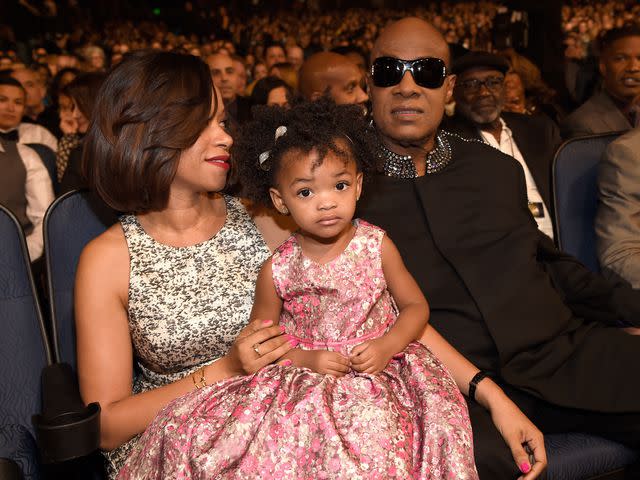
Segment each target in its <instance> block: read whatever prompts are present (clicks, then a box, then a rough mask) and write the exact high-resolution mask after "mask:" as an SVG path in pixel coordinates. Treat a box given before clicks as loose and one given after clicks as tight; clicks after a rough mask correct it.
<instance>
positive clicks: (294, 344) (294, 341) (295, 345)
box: [289, 338, 298, 347]
mask: <svg viewBox="0 0 640 480" xmlns="http://www.w3.org/2000/svg"><path fill="white" fill-rule="evenodd" d="M289 345H291V346H292V347H297V346H298V341H297V340H294V339H293V338H290V339H289Z"/></svg>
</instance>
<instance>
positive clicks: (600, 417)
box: [359, 18, 640, 479]
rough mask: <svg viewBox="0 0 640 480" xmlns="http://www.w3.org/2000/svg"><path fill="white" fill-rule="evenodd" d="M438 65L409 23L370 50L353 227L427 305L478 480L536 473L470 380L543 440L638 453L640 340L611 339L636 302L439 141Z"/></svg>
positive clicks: (508, 166) (452, 140)
mask: <svg viewBox="0 0 640 480" xmlns="http://www.w3.org/2000/svg"><path fill="white" fill-rule="evenodd" d="M448 56H449V50H448V48H447V45H446V43H445V40H444V39H443V38H442V35H441V34H440V33H438V31H437V30H436V29H435V28H433V27H432V26H431V25H429V24H427V23H425V22H424V21H422V20H419V19H416V18H409V19H404V20H400V21H399V22H397V23H394V24H391V25H389V26H387V27H386V28H385V30H384V31H383V33H382V34H381V35H380V37H379V38H378V40H377V41H376V43H375V45H374V49H373V53H372V57H371V58H372V60H373V66H372V72H371V75H370V76H369V78H368V80H369V83H370V94H371V100H372V112H373V121H374V125H375V127H376V129H377V132H378V133H379V135H380V140H381V145H380V159H381V162H382V163H383V165H382V169H383V171H384V175H379V176H378V177H376V178H375V179H374V180H373V181H372V182H370V184H369V185H367V187H366V188H365V189H364V192H363V196H362V198H361V200H360V204H359V215H360V216H361V218H363V219H365V220H368V221H370V222H372V223H374V224H377V225H380V226H381V227H382V228H384V229H386V230H387V231H388V233H389V237H390V238H392V239H393V240H394V242H395V243H396V245H397V246H398V249H399V250H400V253H401V254H402V256H403V258H404V259H405V262H406V264H407V267H408V268H409V270H410V272H411V273H412V274H413V275H414V277H415V278H416V280H417V282H418V284H419V285H420V286H421V288H422V289H423V292H424V294H425V297H427V298H429V301H430V306H431V317H430V325H432V326H433V328H428V329H427V331H426V332H425V335H424V336H423V341H424V342H425V344H426V345H427V346H428V347H430V349H431V350H432V351H433V352H434V353H435V354H436V355H437V356H438V357H439V358H440V359H442V360H443V361H444V363H445V364H446V365H447V366H448V367H449V369H450V370H451V372H452V373H453V375H454V378H456V380H457V382H458V386H459V387H460V388H461V390H462V391H463V393H467V391H469V389H468V387H467V385H468V384H469V382H470V380H472V377H474V379H473V386H476V387H477V389H475V395H474V393H473V392H472V393H471V394H470V395H469V398H468V405H469V413H470V416H471V422H472V427H473V432H474V447H475V455H476V465H477V467H478V470H479V473H480V478H482V479H494V478H516V477H517V476H518V475H521V474H522V473H526V472H530V470H531V467H532V469H533V470H534V471H535V472H536V473H539V472H540V471H541V469H542V468H543V467H544V458H545V457H544V447H543V446H542V440H541V438H539V437H538V436H537V434H535V435H534V433H535V432H536V430H535V428H533V427H532V426H531V425H530V424H528V423H526V422H525V421H524V420H523V419H522V417H519V415H520V413H519V412H517V411H514V410H509V411H510V414H509V415H511V414H513V415H515V416H514V417H513V418H517V419H518V420H519V421H518V422H514V420H513V418H509V419H508V420H507V419H506V418H505V416H504V414H500V415H498V416H496V415H494V413H495V410H494V409H493V408H490V410H486V409H485V408H484V407H483V406H481V405H484V406H486V403H485V402H486V401H487V399H494V400H495V397H494V394H496V392H498V394H500V395H501V391H500V390H499V389H498V388H497V387H496V384H495V383H493V382H492V381H491V380H486V378H485V379H483V380H481V381H478V379H479V378H484V376H485V373H487V374H489V375H490V376H492V377H493V378H494V379H495V381H496V382H497V383H498V384H499V385H501V386H502V387H503V389H504V392H505V393H506V394H507V395H508V396H509V397H510V398H511V399H512V400H513V401H514V402H515V403H516V404H517V405H518V406H519V407H520V408H521V409H522V411H523V412H524V413H525V414H526V415H527V416H529V418H531V420H532V421H533V422H534V423H535V424H536V425H537V426H538V427H539V428H540V429H541V430H542V431H543V432H551V431H553V432H570V431H583V432H588V433H593V434H596V435H600V436H603V437H607V438H610V439H614V440H615V441H618V442H621V443H624V444H626V445H629V446H630V447H631V448H634V449H636V450H640V426H639V422H640V404H639V403H638V398H639V396H640V383H639V382H637V381H635V380H631V379H635V378H638V377H640V363H639V362H638V361H637V357H638V351H639V349H640V336H634V335H630V334H629V333H628V332H626V331H624V330H622V329H620V328H615V326H616V325H618V322H619V321H621V320H625V321H627V322H630V323H633V324H635V325H636V326H640V302H639V301H638V300H640V299H638V298H637V297H638V295H637V293H638V292H637V291H631V290H626V289H625V288H624V287H623V286H621V285H618V286H617V287H616V288H612V287H611V286H610V284H609V283H607V282H605V280H604V279H602V277H600V276H598V275H595V274H592V273H591V272H589V271H587V270H586V269H585V267H584V266H582V264H580V263H579V262H578V261H577V260H575V259H573V258H572V257H570V256H568V255H566V254H563V253H562V252H559V251H558V250H556V249H555V247H554V246H553V243H552V242H551V240H550V239H549V238H548V237H547V236H546V235H544V234H542V233H541V232H540V231H539V230H538V229H537V228H536V224H535V222H533V219H532V217H531V213H530V211H529V209H528V208H527V202H526V184H525V179H524V175H523V171H522V168H521V167H520V165H518V164H517V163H516V162H515V161H513V160H512V159H510V158H509V157H508V156H506V155H505V154H503V153H502V152H499V151H498V150H496V149H494V148H491V147H489V146H488V145H484V144H482V143H480V142H477V141H469V140H465V139H463V138H461V137H458V136H456V135H453V134H450V133H447V132H445V131H438V125H439V124H440V122H441V119H442V115H443V112H444V104H445V103H446V101H447V99H448V97H449V96H451V95H452V94H453V87H454V83H455V79H454V77H452V76H450V75H447V70H446V67H445V65H446V64H447V63H448V61H449V59H448ZM400 59H403V60H400ZM407 71H408V72H409V73H411V75H409V74H408V73H407ZM435 329H437V330H438V331H439V332H441V333H442V335H443V336H444V338H446V339H447V340H448V341H449V342H451V345H453V347H454V348H456V349H458V350H459V351H460V352H461V353H462V354H463V355H464V356H465V357H466V358H468V359H469V360H471V361H472V362H473V363H475V364H476V365H478V367H480V368H481V369H482V371H483V372H482V373H480V374H479V376H476V373H477V372H478V369H477V368H476V367H472V366H470V367H468V368H466V369H460V368H458V366H456V364H455V363H453V362H449V359H451V358H452V356H453V355H455V354H454V353H452V351H451V348H450V346H448V344H446V342H445V343H443V342H444V340H442V339H439V337H438V336H437V334H436V333H435ZM636 331H640V330H638V329H636ZM471 390H473V389H471ZM499 404H500V405H502V406H503V407H504V405H505V404H504V403H503V402H501V401H499ZM504 408H507V407H504ZM494 422H495V424H496V426H497V428H494V426H493V424H494ZM502 422H504V423H502ZM503 438H504V440H506V444H505V442H504V441H503ZM532 440H535V442H533V443H534V445H532ZM522 444H524V445H525V446H526V445H527V444H528V446H529V448H531V449H532V450H533V455H534V457H535V459H536V461H535V463H534V464H533V466H531V465H530V463H529V460H528V459H527V455H526V453H525V452H524V450H523V448H522ZM514 459H515V464H514Z"/></svg>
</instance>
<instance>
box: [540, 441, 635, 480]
mask: <svg viewBox="0 0 640 480" xmlns="http://www.w3.org/2000/svg"><path fill="white" fill-rule="evenodd" d="M544 438H545V448H546V451H547V456H548V460H549V463H548V468H547V478H548V480H587V479H596V478H597V479H602V480H604V479H610V480H614V479H618V478H620V479H624V478H629V479H631V478H640V477H633V476H630V475H631V473H630V472H628V471H627V472H625V468H627V467H629V466H631V465H633V464H634V463H635V462H638V461H639V460H640V458H639V457H638V454H637V453H636V452H634V451H633V450H631V449H630V448H627V447H625V446H624V445H620V444H619V443H616V442H612V441H611V440H607V439H605V438H601V437H597V436H595V435H587V434H584V433H567V434H560V433H558V434H553V435H545V437H544Z"/></svg>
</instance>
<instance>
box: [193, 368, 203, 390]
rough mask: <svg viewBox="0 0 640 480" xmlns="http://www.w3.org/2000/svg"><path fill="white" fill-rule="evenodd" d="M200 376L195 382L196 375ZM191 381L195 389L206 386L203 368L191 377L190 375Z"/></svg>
mask: <svg viewBox="0 0 640 480" xmlns="http://www.w3.org/2000/svg"><path fill="white" fill-rule="evenodd" d="M198 373H199V374H200V379H199V380H197V379H196V375H197V374H198ZM191 380H193V384H194V385H195V386H196V388H202V387H206V386H207V381H206V379H205V378H204V367H200V368H199V369H198V370H196V371H195V372H194V373H193V375H191Z"/></svg>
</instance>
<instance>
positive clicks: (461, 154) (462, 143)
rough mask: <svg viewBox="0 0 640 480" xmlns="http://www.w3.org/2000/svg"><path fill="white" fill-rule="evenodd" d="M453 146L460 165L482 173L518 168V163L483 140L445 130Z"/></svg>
mask: <svg viewBox="0 0 640 480" xmlns="http://www.w3.org/2000/svg"><path fill="white" fill-rule="evenodd" d="M444 133H445V135H446V138H447V140H448V141H449V143H450V144H451V150H452V155H453V157H454V159H455V162H456V163H457V164H458V165H464V166H467V167H468V168H470V169H474V170H477V171H479V172H480V171H482V172H494V173H495V172H496V171H500V170H502V171H504V170H508V169H514V168H518V167H519V164H518V162H517V161H516V160H515V159H514V158H513V157H512V156H510V155H507V154H505V153H502V152H501V151H500V150H498V149H497V148H494V147H492V146H491V145H488V144H486V143H484V142H483V141H481V140H476V139H472V138H466V137H463V136H461V135H458V134H457V133H455V132H449V131H447V130H444Z"/></svg>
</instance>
